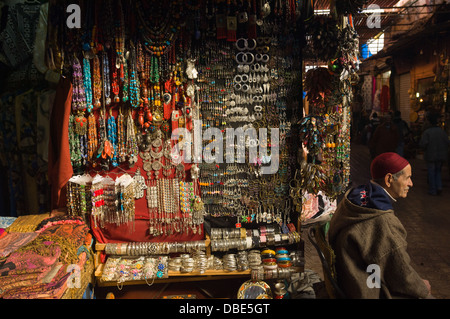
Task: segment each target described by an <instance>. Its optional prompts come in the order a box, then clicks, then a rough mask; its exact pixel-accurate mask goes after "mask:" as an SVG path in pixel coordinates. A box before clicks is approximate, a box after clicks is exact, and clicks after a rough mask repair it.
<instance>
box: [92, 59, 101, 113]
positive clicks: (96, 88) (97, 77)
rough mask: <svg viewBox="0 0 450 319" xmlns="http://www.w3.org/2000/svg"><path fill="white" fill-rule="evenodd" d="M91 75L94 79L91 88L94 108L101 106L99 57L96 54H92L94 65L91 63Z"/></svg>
mask: <svg viewBox="0 0 450 319" xmlns="http://www.w3.org/2000/svg"><path fill="white" fill-rule="evenodd" d="M92 71H93V75H92V78H93V80H94V89H93V98H94V108H96V109H98V108H99V107H100V106H102V103H101V102H100V99H101V97H102V81H101V75H100V59H99V58H98V55H95V56H94V65H93V69H92Z"/></svg>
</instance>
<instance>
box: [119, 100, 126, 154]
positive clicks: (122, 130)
mask: <svg viewBox="0 0 450 319" xmlns="http://www.w3.org/2000/svg"><path fill="white" fill-rule="evenodd" d="M126 152H127V150H126V133H125V117H124V116H123V113H122V108H120V109H119V114H118V115H117V158H118V160H119V163H123V162H125V161H126V154H127V153H126Z"/></svg>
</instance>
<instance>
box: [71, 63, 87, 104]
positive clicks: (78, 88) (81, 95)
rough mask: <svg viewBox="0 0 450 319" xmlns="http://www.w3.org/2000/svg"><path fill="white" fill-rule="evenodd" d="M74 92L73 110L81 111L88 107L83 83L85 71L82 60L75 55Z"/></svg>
mask: <svg viewBox="0 0 450 319" xmlns="http://www.w3.org/2000/svg"><path fill="white" fill-rule="evenodd" d="M72 68H73V80H72V81H73V93H72V110H73V111H81V110H84V109H85V108H86V95H85V90H84V83H83V73H82V71H81V65H80V61H78V58H77V57H76V56H75V58H74V60H73V65H72Z"/></svg>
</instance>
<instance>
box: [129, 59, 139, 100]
mask: <svg viewBox="0 0 450 319" xmlns="http://www.w3.org/2000/svg"><path fill="white" fill-rule="evenodd" d="M130 68H131V72H130V88H129V90H130V92H129V94H130V103H131V106H132V107H134V108H137V107H138V106H139V100H140V94H139V79H138V76H137V74H136V73H137V70H136V52H135V50H132V52H131V67H130Z"/></svg>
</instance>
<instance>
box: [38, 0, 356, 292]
mask: <svg viewBox="0 0 450 319" xmlns="http://www.w3.org/2000/svg"><path fill="white" fill-rule="evenodd" d="M69 5H70V8H69ZM69 9H70V10H69ZM352 10H355V9H354V8H347V7H345V6H343V7H342V6H338V7H337V8H336V10H332V14H330V15H327V16H320V17H318V16H314V14H313V5H312V4H311V3H309V2H306V1H305V2H303V1H301V2H300V1H294V0H287V1H267V0H263V1H261V0H251V1H215V0H205V1H200V0H197V1H196V0H191V1H165V2H163V1H144V0H139V1H127V0H102V1H95V2H92V1H50V2H49V5H48V17H49V19H48V27H47V38H46V46H45V52H46V65H47V66H48V68H49V70H50V71H52V72H56V73H59V74H60V75H61V79H60V81H59V83H58V86H57V87H56V88H55V92H54V103H53V108H52V113H51V116H50V118H49V125H50V128H49V150H48V172H49V175H48V182H49V184H50V187H51V199H50V203H51V210H53V211H56V210H57V211H64V212H65V213H66V214H67V215H66V216H67V218H68V219H73V220H77V221H82V222H83V224H84V225H86V227H88V228H86V229H89V231H90V233H91V234H92V236H93V238H94V239H95V245H94V249H95V257H94V267H95V271H94V274H95V278H96V284H97V285H99V286H117V287H118V288H119V287H123V285H132V284H142V285H145V284H147V285H152V284H153V283H154V282H156V281H162V280H167V279H173V278H176V279H177V280H179V281H183V280H184V278H186V277H191V279H192V277H196V278H197V279H198V280H205V279H210V278H219V277H223V278H227V277H228V276H243V277H244V279H243V282H245V281H248V283H247V284H248V285H253V284H255V285H260V286H261V285H262V286H265V285H267V284H266V281H267V282H269V284H268V287H272V288H275V286H274V285H275V283H277V282H278V283H279V282H283V283H284V281H285V280H286V281H287V282H290V280H291V279H292V278H294V277H295V278H298V276H299V274H301V273H303V272H304V271H305V269H304V267H303V266H304V263H303V258H304V256H303V248H302V240H303V239H302V238H301V227H302V225H303V226H305V225H308V224H312V223H314V222H315V221H317V220H326V218H327V217H329V215H330V214H331V213H332V212H333V211H334V208H335V207H336V198H337V196H339V195H340V194H342V193H343V192H344V191H345V189H346V187H347V186H348V183H349V154H350V151H349V147H350V146H349V139H350V135H349V131H350V118H351V116H350V103H351V100H352V87H351V86H352V84H353V82H354V81H355V77H356V72H357V70H358V64H359V61H358V41H357V34H356V32H355V30H354V26H353V23H352V20H351V14H352ZM327 37H329V38H328V39H331V40H332V41H324V39H327ZM305 47H306V48H308V49H309V48H312V50H313V55H315V57H316V63H315V66H316V67H314V68H312V69H311V70H310V71H308V72H305V70H304V67H305V63H304V62H305V61H304V59H303V54H304V50H305ZM319 61H320V62H321V63H322V62H324V63H325V65H321V66H320V67H319V66H318V65H319V63H318V62H319ZM303 81H304V84H303ZM303 92H305V94H306V99H307V107H304V104H303ZM245 277H246V279H245ZM264 291H265V293H264V296H262V297H276V298H283V297H285V296H288V295H287V291H286V290H285V289H282V290H279V291H278V292H277V293H274V294H273V295H272V294H271V293H270V294H269V293H268V292H267V289H264ZM274 291H276V290H274ZM237 296H238V297H242V298H249V296H247V295H246V294H245V293H240V294H239V295H237ZM252 297H257V296H252Z"/></svg>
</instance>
